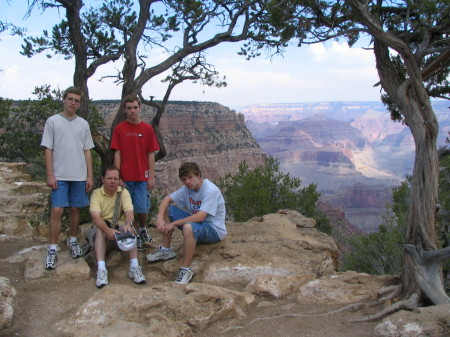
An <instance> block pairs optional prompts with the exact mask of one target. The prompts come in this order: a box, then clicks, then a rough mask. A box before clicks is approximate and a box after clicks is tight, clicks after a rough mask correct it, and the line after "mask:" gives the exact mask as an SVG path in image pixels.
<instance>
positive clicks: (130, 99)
mask: <svg viewBox="0 0 450 337" xmlns="http://www.w3.org/2000/svg"><path fill="white" fill-rule="evenodd" d="M133 102H138V104H139V106H141V99H140V98H139V97H138V95H136V94H129V95H126V96H125V97H124V98H123V107H124V108H125V104H126V103H133Z"/></svg>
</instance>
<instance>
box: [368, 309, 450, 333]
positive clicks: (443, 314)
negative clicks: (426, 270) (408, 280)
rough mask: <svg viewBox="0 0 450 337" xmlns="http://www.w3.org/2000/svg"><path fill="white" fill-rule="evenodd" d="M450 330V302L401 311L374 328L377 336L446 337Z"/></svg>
mask: <svg viewBox="0 0 450 337" xmlns="http://www.w3.org/2000/svg"><path fill="white" fill-rule="evenodd" d="M449 332H450V304H440V305H435V306H431V307H422V308H418V309H416V310H414V311H404V310H402V311H399V312H396V313H395V314H393V315H391V316H388V317H387V318H385V319H384V320H383V322H382V323H380V324H378V325H377V326H376V327H375V329H374V336H375V337H422V336H433V337H444V336H449Z"/></svg>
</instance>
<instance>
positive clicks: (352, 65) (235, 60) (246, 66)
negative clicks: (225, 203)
mask: <svg viewBox="0 0 450 337" xmlns="http://www.w3.org/2000/svg"><path fill="white" fill-rule="evenodd" d="M97 2H98V1H97ZM26 6H27V1H24V0H10V1H6V0H2V1H0V13H1V14H0V19H1V20H3V21H8V22H13V23H14V24H16V25H19V26H22V27H27V29H28V32H27V34H29V35H40V33H41V32H42V30H43V29H48V30H51V27H52V26H53V25H54V24H56V23H57V22H59V16H58V13H57V11H56V10H55V9H53V10H48V11H46V12H45V13H43V14H41V13H40V12H39V11H38V10H35V11H34V12H33V14H32V16H31V17H30V18H28V19H26V20H24V19H23V17H24V15H25V13H26V8H27V7H26ZM0 39H1V41H0V48H1V53H0V69H1V70H2V71H1V72H0V97H6V98H11V99H25V98H29V97H32V95H31V92H32V91H33V89H34V87H35V86H38V85H42V84H51V85H52V86H53V87H60V88H61V89H64V88H66V87H68V86H70V85H71V84H72V75H73V69H74V64H73V61H72V60H69V61H66V60H64V59H63V58H62V57H61V56H56V57H53V58H51V59H48V58H47V57H45V55H43V54H41V55H37V56H34V57H33V58H27V57H25V56H22V55H20V53H19V52H20V50H21V47H20V46H21V44H22V40H21V39H20V38H18V37H11V36H9V35H8V34H7V33H3V34H1V35H0ZM239 48H240V44H237V43H234V44H233V43H226V44H222V45H219V46H217V47H215V48H213V49H210V50H209V51H208V56H207V59H208V62H209V63H211V64H214V65H215V67H216V70H218V71H219V72H220V74H221V75H225V76H226V80H227V83H228V86H227V87H226V88H220V89H217V88H204V87H201V86H200V85H198V84H197V85H194V84H188V83H183V84H181V85H179V86H178V87H177V88H175V90H174V91H173V93H172V95H171V99H172V100H186V101H211V102H218V103H221V104H223V105H225V106H228V107H231V108H239V107H241V106H244V105H248V104H253V103H296V102H319V101H376V100H379V96H380V93H379V87H376V88H374V87H373V85H374V84H375V83H376V82H378V76H377V73H376V69H375V62H374V57H373V53H372V51H370V50H364V49H362V48H349V47H348V46H347V45H346V43H345V42H344V41H341V42H335V41H332V42H329V43H327V44H317V45H312V46H305V47H301V48H297V47H290V48H289V49H288V50H287V52H286V53H285V54H284V56H275V57H274V58H272V59H269V58H267V57H265V56H261V57H259V58H256V59H253V60H251V61H247V60H245V58H244V57H242V56H239V55H237V51H238V50H239ZM156 57H162V55H161V53H160V54H159V56H158V55H157V56H156ZM120 68H121V64H120V63H119V62H116V63H115V64H111V65H109V66H107V67H106V68H103V69H102V71H101V72H99V73H98V74H97V75H96V76H95V78H93V79H90V81H89V88H90V94H91V98H93V99H119V98H120V92H121V90H120V87H118V86H116V85H115V84H114V83H112V81H111V80H104V82H99V81H98V79H99V78H100V76H101V75H107V74H111V73H114V72H115V69H120ZM143 92H144V95H148V96H155V97H156V99H161V98H162V96H163V94H164V92H165V87H164V85H162V84H161V83H160V78H158V79H152V81H151V82H149V83H148V84H147V85H146V86H145V87H144V90H143Z"/></svg>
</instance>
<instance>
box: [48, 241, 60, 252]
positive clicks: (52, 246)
mask: <svg viewBox="0 0 450 337" xmlns="http://www.w3.org/2000/svg"><path fill="white" fill-rule="evenodd" d="M48 249H49V250H52V249H53V250H54V251H55V252H56V251H57V250H58V244H57V243H55V244H53V243H51V244H50V245H49V246H48Z"/></svg>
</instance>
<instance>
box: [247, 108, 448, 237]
mask: <svg viewBox="0 0 450 337" xmlns="http://www.w3.org/2000/svg"><path fill="white" fill-rule="evenodd" d="M433 108H434V111H435V113H436V116H437V118H438V121H439V126H440V131H439V137H438V146H444V145H445V144H446V138H447V137H448V135H449V131H450V117H449V103H448V102H440V101H439V102H433ZM239 112H241V113H242V114H243V115H244V116H245V121H246V125H247V127H248V129H249V130H250V132H251V133H252V135H253V137H254V138H255V140H256V142H257V143H258V144H259V146H260V147H261V149H262V151H263V152H265V153H267V154H268V155H270V156H272V157H275V158H278V161H279V162H280V168H281V170H283V171H284V172H287V173H289V174H290V175H291V176H295V177H298V178H300V179H301V180H302V186H306V185H308V184H311V183H314V184H317V188H318V190H319V191H320V192H321V194H322V196H321V200H322V201H324V202H326V203H329V204H331V205H333V206H335V207H339V208H341V209H342V210H343V211H344V212H345V214H346V218H347V219H348V220H349V221H350V222H351V223H352V224H354V225H356V226H357V227H359V228H360V229H362V230H363V231H366V232H372V231H376V230H378V226H379V224H380V223H381V216H382V215H383V214H384V213H385V212H386V203H389V202H391V195H392V188H393V187H395V186H398V185H399V184H400V183H401V182H402V181H404V180H405V177H406V176H407V175H411V174H412V169H413V164H414V152H415V146H414V140H413V137H412V135H411V132H410V131H409V128H408V127H406V126H405V125H404V124H402V123H399V122H394V121H392V120H391V118H390V114H389V113H388V112H387V111H386V108H385V106H384V105H383V104H382V103H381V102H318V103H289V104H288V103H285V104H282V103H280V104H253V105H249V106H246V107H244V108H242V109H241V110H240V111H239Z"/></svg>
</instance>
